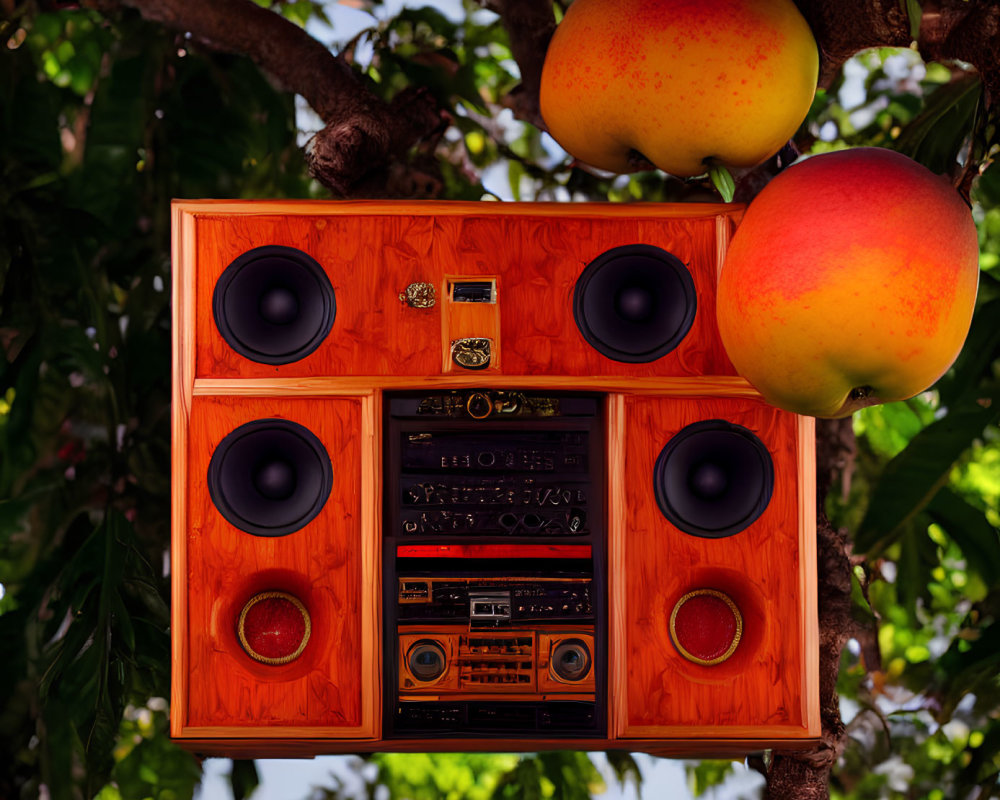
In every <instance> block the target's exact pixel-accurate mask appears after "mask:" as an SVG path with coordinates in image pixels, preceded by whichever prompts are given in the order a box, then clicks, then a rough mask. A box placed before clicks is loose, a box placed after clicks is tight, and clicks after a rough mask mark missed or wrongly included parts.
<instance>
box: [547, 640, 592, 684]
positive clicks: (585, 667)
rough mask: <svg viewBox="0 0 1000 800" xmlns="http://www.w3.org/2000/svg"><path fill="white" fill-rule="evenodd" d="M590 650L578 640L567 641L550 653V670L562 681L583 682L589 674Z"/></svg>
mask: <svg viewBox="0 0 1000 800" xmlns="http://www.w3.org/2000/svg"><path fill="white" fill-rule="evenodd" d="M590 661H591V659H590V649H589V648H588V647H587V645H586V643H585V642H583V641H581V640H580V639H567V640H565V641H563V642H560V643H559V644H558V645H556V647H555V649H554V650H553V651H552V670H553V672H555V674H556V675H557V676H558V677H560V678H561V679H562V680H564V681H579V680H583V679H584V678H585V677H586V676H587V673H588V672H590Z"/></svg>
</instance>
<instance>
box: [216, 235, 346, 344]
mask: <svg viewBox="0 0 1000 800" xmlns="http://www.w3.org/2000/svg"><path fill="white" fill-rule="evenodd" d="M212 312H213V313H214V315H215V324H216V327H218V329H219V333H220V334H222V338H223V339H225V340H226V342H227V343H228V344H229V346H230V347H232V348H233V349H234V350H235V351H236V352H237V353H239V354H240V355H242V356H245V357H246V358H249V359H250V360H252V361H257V362H259V363H261V364H289V363H291V362H293V361H298V360H299V359H301V358H305V357H306V356H307V355H309V354H310V353H311V352H312V351H313V350H315V349H316V348H317V347H319V345H320V342H322V341H323V339H324V338H325V337H326V335H327V334H328V333H329V332H330V328H332V327H333V320H334V318H335V317H336V315H337V301H336V296H335V294H334V291H333V286H332V285H331V284H330V279H329V278H327V276H326V273H325V272H324V271H323V268H322V267H321V266H320V265H319V264H318V263H317V262H316V260H315V259H313V258H312V257H311V256H309V255H307V254H305V253H303V252H302V251H301V250H296V249H295V248H293V247H281V246H278V245H271V246H268V247H256V248H254V249H253V250H249V251H247V252H246V253H244V254H243V255H241V256H240V257H239V258H237V259H236V260H235V261H233V262H232V263H231V264H230V265H229V266H228V267H226V269H225V271H224V272H223V273H222V277H220V278H219V282H218V283H217V284H216V285H215V293H214V295H213V296H212Z"/></svg>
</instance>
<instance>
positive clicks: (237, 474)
mask: <svg viewBox="0 0 1000 800" xmlns="http://www.w3.org/2000/svg"><path fill="white" fill-rule="evenodd" d="M332 487H333V467H332V465H331V464H330V456H329V455H328V454H327V452H326V448H325V447H324V446H323V444H322V442H320V440H319V439H317V438H316V436H315V434H313V433H312V432H311V431H310V430H309V429H308V428H305V427H303V426H302V425H299V424H298V423H296V422H291V421H289V420H285V419H261V420H254V421H253V422H248V423H246V424H245V425H241V426H240V427H238V428H237V429H236V430H234V431H232V432H231V433H229V434H228V435H227V436H226V437H225V438H224V439H223V440H222V441H221V442H220V443H219V445H218V447H216V448H215V452H214V453H212V460H211V461H210V462H209V465H208V493H209V496H210V497H211V498H212V502H213V503H214V504H215V507H216V508H217V509H218V510H219V513H221V514H222V516H223V517H225V518H226V519H227V520H228V521H229V522H231V523H232V524H233V525H235V526H236V527H237V528H239V529H240V530H242V531H245V532H246V533H252V534H254V535H255V536H285V535H286V534H289V533H292V532H294V531H297V530H299V529H300V528H302V527H303V526H305V525H306V524H307V523H309V522H310V521H311V520H312V519H314V518H315V517H316V515H317V514H319V512H320V510H321V509H322V508H323V505H324V503H326V500H327V497H329V495H330V490H331V489H332Z"/></svg>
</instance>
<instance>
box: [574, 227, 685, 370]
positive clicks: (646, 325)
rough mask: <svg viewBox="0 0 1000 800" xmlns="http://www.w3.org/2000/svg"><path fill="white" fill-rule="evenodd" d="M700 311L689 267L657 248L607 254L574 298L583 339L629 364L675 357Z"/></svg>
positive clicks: (580, 281) (621, 249) (587, 273)
mask: <svg viewBox="0 0 1000 800" xmlns="http://www.w3.org/2000/svg"><path fill="white" fill-rule="evenodd" d="M696 310H697V295H696V293H695V289H694V281H693V280H692V278H691V273H690V272H688V270H687V267H685V266H684V264H683V263H682V262H681V261H680V259H678V258H677V257H676V256H674V255H672V254H671V253H668V252H667V251H666V250H663V249H661V248H659V247H654V246H652V245H645V244H632V245H623V246H621V247H615V248H612V249H611V250H608V251H606V252H604V253H602V254H601V255H599V256H598V257H597V258H595V259H594V260H593V261H591V262H590V263H589V264H588V265H587V266H586V268H585V269H584V270H583V273H582V274H581V275H580V277H579V278H578V279H577V282H576V289H575V291H574V292H573V318H574V319H575V320H576V326H577V327H578V328H579V329H580V333H581V334H583V338H584V339H586V340H587V342H588V343H589V344H590V345H591V347H593V348H594V349H595V350H597V351H598V352H599V353H601V354H602V355H604V356H607V357H608V358H610V359H613V360H615V361H621V362H624V363H631V364H636V363H645V362H648V361H655V360H656V359H658V358H660V357H661V356H664V355H666V354H667V353H669V352H670V351H671V350H673V349H674V348H675V347H677V345H678V344H680V342H681V340H682V339H683V338H684V337H685V336H686V335H687V332H688V331H689V330H690V329H691V325H692V323H693V322H694V317H695V312H696Z"/></svg>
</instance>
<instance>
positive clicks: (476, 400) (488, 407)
mask: <svg viewBox="0 0 1000 800" xmlns="http://www.w3.org/2000/svg"><path fill="white" fill-rule="evenodd" d="M465 410H466V411H467V412H468V413H469V416H470V417H472V418H473V419H486V418H487V417H488V416H489V415H490V414H492V413H493V401H492V400H490V397H489V395H488V394H486V393H485V392H473V393H472V394H470V395H469V399H468V400H466V401H465Z"/></svg>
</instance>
